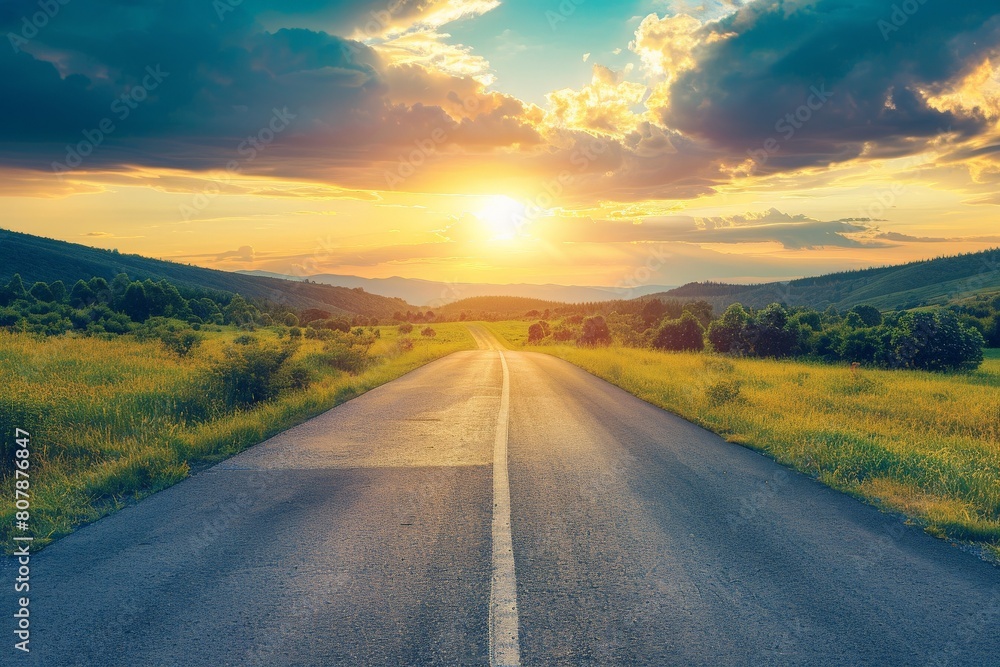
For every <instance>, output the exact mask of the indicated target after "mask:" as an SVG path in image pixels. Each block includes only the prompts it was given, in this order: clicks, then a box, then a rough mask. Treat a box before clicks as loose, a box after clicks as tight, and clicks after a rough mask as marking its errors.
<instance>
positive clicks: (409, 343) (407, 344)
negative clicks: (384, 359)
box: [396, 336, 413, 352]
mask: <svg viewBox="0 0 1000 667" xmlns="http://www.w3.org/2000/svg"><path fill="white" fill-rule="evenodd" d="M396 348H397V349H398V350H399V351H400V352H409V351H410V350H412V349H413V340H411V339H410V338H407V337H406V336H403V337H402V338H399V339H397V340H396Z"/></svg>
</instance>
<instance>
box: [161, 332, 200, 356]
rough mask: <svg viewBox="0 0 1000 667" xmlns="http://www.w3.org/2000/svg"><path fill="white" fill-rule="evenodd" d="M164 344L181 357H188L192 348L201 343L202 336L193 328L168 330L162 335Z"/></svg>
mask: <svg viewBox="0 0 1000 667" xmlns="http://www.w3.org/2000/svg"><path fill="white" fill-rule="evenodd" d="M160 341H161V342H162V343H163V346H164V347H165V348H167V349H168V350H170V351H171V352H173V353H175V354H176V355H177V356H179V357H186V356H187V355H188V353H189V352H191V350H193V349H194V348H196V347H198V346H199V345H201V336H199V335H198V334H197V333H195V332H194V331H193V330H192V329H186V330H182V331H166V332H164V333H163V334H161V335H160Z"/></svg>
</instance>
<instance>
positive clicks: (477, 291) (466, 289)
mask: <svg viewBox="0 0 1000 667" xmlns="http://www.w3.org/2000/svg"><path fill="white" fill-rule="evenodd" d="M240 273H243V274H246V275H251V276H265V277H268V278H282V279H285V280H299V281H302V280H307V279H308V280H310V281H312V282H317V283H323V284H326V285H336V286H338V287H348V288H356V287H360V288H362V289H364V290H365V291H367V292H371V293H373V294H381V295H382V296H390V297H396V298H399V299H403V300H404V301H406V302H408V303H412V304H416V305H418V306H425V307H430V308H440V307H441V306H443V305H445V304H448V303H452V302H454V301H459V300H461V299H468V298H472V297H479V296H517V297H525V298H531V299H541V300H543V301H559V302H562V303H584V302H587V301H609V300H612V299H632V298H635V297H640V296H645V295H647V294H654V293H656V292H663V291H665V290H669V289H670V287H668V286H665V285H644V286H641V287H634V288H630V289H620V288H616V287H576V286H572V285H529V284H524V283H518V284H509V285H500V284H493V283H444V282H435V281H432V280H420V279H415V278H399V277H392V278H359V277H358V276H341V275H336V274H332V273H322V274H318V275H314V276H305V277H296V276H288V275H284V274H281V273H270V272H268V271H241V272H240Z"/></svg>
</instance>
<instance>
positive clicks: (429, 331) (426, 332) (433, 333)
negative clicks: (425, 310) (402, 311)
mask: <svg viewBox="0 0 1000 667" xmlns="http://www.w3.org/2000/svg"><path fill="white" fill-rule="evenodd" d="M420 335H421V336H427V337H428V338H433V337H434V336H437V331H434V329H431V328H430V327H424V328H423V329H422V330H421V331H420Z"/></svg>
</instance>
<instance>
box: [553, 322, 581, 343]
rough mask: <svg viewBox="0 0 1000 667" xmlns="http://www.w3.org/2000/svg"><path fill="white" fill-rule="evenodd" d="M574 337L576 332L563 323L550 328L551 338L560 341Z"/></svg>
mask: <svg viewBox="0 0 1000 667" xmlns="http://www.w3.org/2000/svg"><path fill="white" fill-rule="evenodd" d="M575 337H576V332H575V331H573V329H571V328H569V327H568V326H566V325H565V324H560V325H559V326H557V327H556V328H555V329H553V330H552V339H553V340H557V341H559V342H560V343H562V342H565V341H568V340H573V339H574V338H575Z"/></svg>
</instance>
